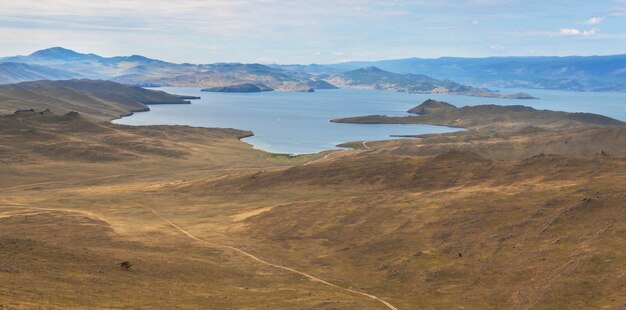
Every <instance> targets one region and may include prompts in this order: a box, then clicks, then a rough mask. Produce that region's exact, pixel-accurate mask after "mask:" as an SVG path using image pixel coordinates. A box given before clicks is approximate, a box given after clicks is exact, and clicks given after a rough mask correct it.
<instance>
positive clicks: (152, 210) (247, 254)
mask: <svg viewBox="0 0 626 310" xmlns="http://www.w3.org/2000/svg"><path fill="white" fill-rule="evenodd" d="M137 206H139V207H141V208H143V209H146V210H148V211H150V212H152V213H153V214H154V215H156V216H157V217H159V218H160V219H162V220H163V221H164V222H166V223H167V224H169V225H170V226H172V227H174V228H175V229H176V230H178V231H180V232H182V233H183V234H185V235H187V236H188V237H189V238H191V239H193V240H196V241H198V242H202V243H205V244H208V245H210V246H213V247H218V248H224V249H229V250H231V251H234V252H237V253H239V254H241V255H243V256H245V257H248V258H250V259H252V260H254V261H256V262H259V263H261V264H263V265H267V266H270V267H274V268H278V269H282V270H285V271H288V272H291V273H295V274H298V275H301V276H304V277H306V278H308V279H309V280H311V281H314V282H319V283H322V284H324V285H327V286H330V287H332V288H336V289H338V290H342V291H345V292H348V293H352V294H356V295H361V296H365V297H368V298H371V299H373V300H376V301H378V302H380V303H382V304H383V305H385V307H387V308H388V309H391V310H398V308H396V307H395V306H393V305H392V304H391V303H389V302H388V301H386V300H384V299H381V298H379V297H377V296H375V295H372V294H368V293H364V292H359V291H356V290H353V289H349V288H345V287H341V286H338V285H336V284H333V283H330V282H328V281H326V280H323V279H320V278H318V277H316V276H313V275H310V274H308V273H305V272H302V271H299V270H296V269H293V268H290V267H286V266H281V265H276V264H273V263H270V262H268V261H265V260H263V259H261V258H258V257H256V256H254V255H253V254H250V253H248V252H246V251H244V250H242V249H239V248H236V247H233V246H229V245H223V244H218V243H213V242H209V241H206V240H203V239H200V238H198V237H196V236H194V235H192V234H191V233H189V232H188V231H186V230H184V229H182V228H181V227H180V226H178V225H176V224H174V223H172V222H171V221H170V220H168V219H167V218H165V217H163V216H162V215H161V214H159V213H158V212H156V211H155V210H154V209H152V208H149V207H146V206H143V205H140V204H137Z"/></svg>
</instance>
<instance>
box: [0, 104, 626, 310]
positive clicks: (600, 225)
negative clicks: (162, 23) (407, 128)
mask: <svg viewBox="0 0 626 310" xmlns="http://www.w3.org/2000/svg"><path fill="white" fill-rule="evenodd" d="M437 106H438V105H437V104H436V103H433V104H430V105H429V107H430V108H433V107H437ZM248 134H249V132H244V131H238V130H231V129H202V128H191V127H186V126H137V127H132V126H122V125H113V124H108V123H104V122H100V123H95V122H93V121H92V120H91V119H90V118H86V117H83V116H81V115H80V114H76V113H72V114H68V115H56V114H54V113H51V112H34V111H32V112H31V111H25V112H19V113H16V114H13V115H8V116H2V117H0V155H1V156H0V174H1V175H2V176H3V177H2V178H0V193H1V195H0V197H1V198H0V282H1V283H11V285H8V286H0V296H1V297H2V298H1V299H0V300H1V303H2V305H3V306H4V307H8V308H14V307H16V308H40V307H45V308H85V307H88V308H101V309H105V308H162V307H166V308H171V307H176V306H177V307H180V308H216V309H242V308H264V307H266V308H270V309H294V308H298V309H393V308H391V307H390V306H388V305H387V304H385V303H383V302H382V301H380V300H377V299H372V298H371V297H370V296H375V297H377V298H380V299H382V300H383V301H385V302H387V303H388V304H389V305H391V306H392V307H395V308H397V309H414V308H439V309H449V308H456V307H464V308H472V309H476V308H506V309H528V308H536V309H564V308H567V309H580V308H619V307H620V306H621V305H623V304H624V303H626V299H625V296H624V295H623V293H622V292H624V290H626V279H625V278H624V277H622V276H621V275H622V274H623V273H624V272H626V270H625V269H624V268H625V267H624V264H623V263H622V262H623V261H624V260H625V259H626V257H624V255H625V253H624V252H623V251H620V249H622V248H624V247H625V246H626V243H625V240H624V238H623V236H624V233H625V232H626V227H625V226H624V223H626V218H624V215H625V214H626V213H624V212H623V206H624V204H623V202H624V200H625V199H626V196H624V191H623V188H624V187H625V186H626V178H625V176H626V173H624V172H625V171H626V161H625V160H624V157H625V156H626V135H625V133H624V128H623V127H611V126H609V127H605V126H593V127H582V128H577V129H569V130H565V131H550V130H546V129H540V128H536V127H526V128H524V129H523V130H520V131H518V132H510V133H506V132H475V131H469V132H457V133H451V134H446V135H430V136H422V137H420V138H419V139H403V140H396V141H377V142H367V150H355V151H336V152H327V153H325V154H317V155H308V156H297V157H286V156H274V155H272V154H267V153H264V152H261V151H258V150H254V149H253V148H252V147H251V146H250V145H247V144H245V143H243V142H241V141H239V140H238V138H240V137H242V136H245V135H248ZM541 153H544V154H543V155H542V154H541ZM549 153H553V154H558V155H549ZM123 261H129V262H130V263H131V264H132V265H133V266H132V267H131V268H130V270H124V269H123V268H121V266H120V264H121V262H123ZM312 279H314V280H312ZM94 292H96V293H94ZM364 294H368V295H364Z"/></svg>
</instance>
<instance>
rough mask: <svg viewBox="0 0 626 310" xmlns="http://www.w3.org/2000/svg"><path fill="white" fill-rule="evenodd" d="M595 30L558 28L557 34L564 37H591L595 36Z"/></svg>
mask: <svg viewBox="0 0 626 310" xmlns="http://www.w3.org/2000/svg"><path fill="white" fill-rule="evenodd" d="M596 34H597V31H596V30H595V29H591V30H580V29H577V28H562V29H561V30H559V35H561V36H564V37H591V36H595V35H596Z"/></svg>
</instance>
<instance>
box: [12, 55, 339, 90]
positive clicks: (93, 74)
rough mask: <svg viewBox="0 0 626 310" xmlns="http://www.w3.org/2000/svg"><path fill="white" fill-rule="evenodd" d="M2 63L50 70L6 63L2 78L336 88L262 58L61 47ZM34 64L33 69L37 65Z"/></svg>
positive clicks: (217, 85)
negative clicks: (205, 59)
mask: <svg viewBox="0 0 626 310" xmlns="http://www.w3.org/2000/svg"><path fill="white" fill-rule="evenodd" d="M1 63H14V64H21V66H23V67H24V66H31V67H33V68H36V69H37V70H38V71H43V72H46V71H47V72H48V74H39V75H35V74H30V75H28V74H23V73H20V72H21V71H24V70H26V69H25V68H26V67H24V68H18V67H16V66H15V65H13V66H10V65H4V66H5V67H6V68H5V69H4V70H3V69H0V83H14V82H21V81H32V80H40V79H67V78H89V79H103V80H112V81H116V82H120V83H125V84H130V85H149V86H185V87H230V86H233V85H238V84H245V83H250V84H259V83H262V84H265V85H267V86H269V87H271V88H273V89H276V90H282V91H303V90H308V89H310V88H316V89H333V88H334V86H333V85H330V84H328V83H326V82H323V81H320V80H317V79H315V77H314V76H313V75H310V74H307V73H298V72H293V71H287V70H283V69H281V68H272V67H269V66H265V65H261V64H240V63H217V64H206V65H195V64H174V63H170V62H166V61H161V60H157V59H151V58H147V57H144V56H139V55H132V56H119V57H102V56H99V55H95V54H82V53H77V52H75V51H72V50H68V49H64V48H61V47H54V48H49V49H45V50H40V51H36V52H34V53H32V54H30V55H27V56H13V57H4V58H0V64H1ZM33 68H30V69H29V70H30V71H33V70H35V69H33ZM20 70H21V71H20ZM52 73H55V74H52ZM61 73H62V74H61Z"/></svg>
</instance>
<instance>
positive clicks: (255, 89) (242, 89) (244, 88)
mask: <svg viewBox="0 0 626 310" xmlns="http://www.w3.org/2000/svg"><path fill="white" fill-rule="evenodd" d="M202 91H205V92H218V93H260V92H264V91H273V89H271V88H269V87H267V86H265V85H263V84H238V85H231V86H223V87H212V88H203V89H202Z"/></svg>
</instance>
